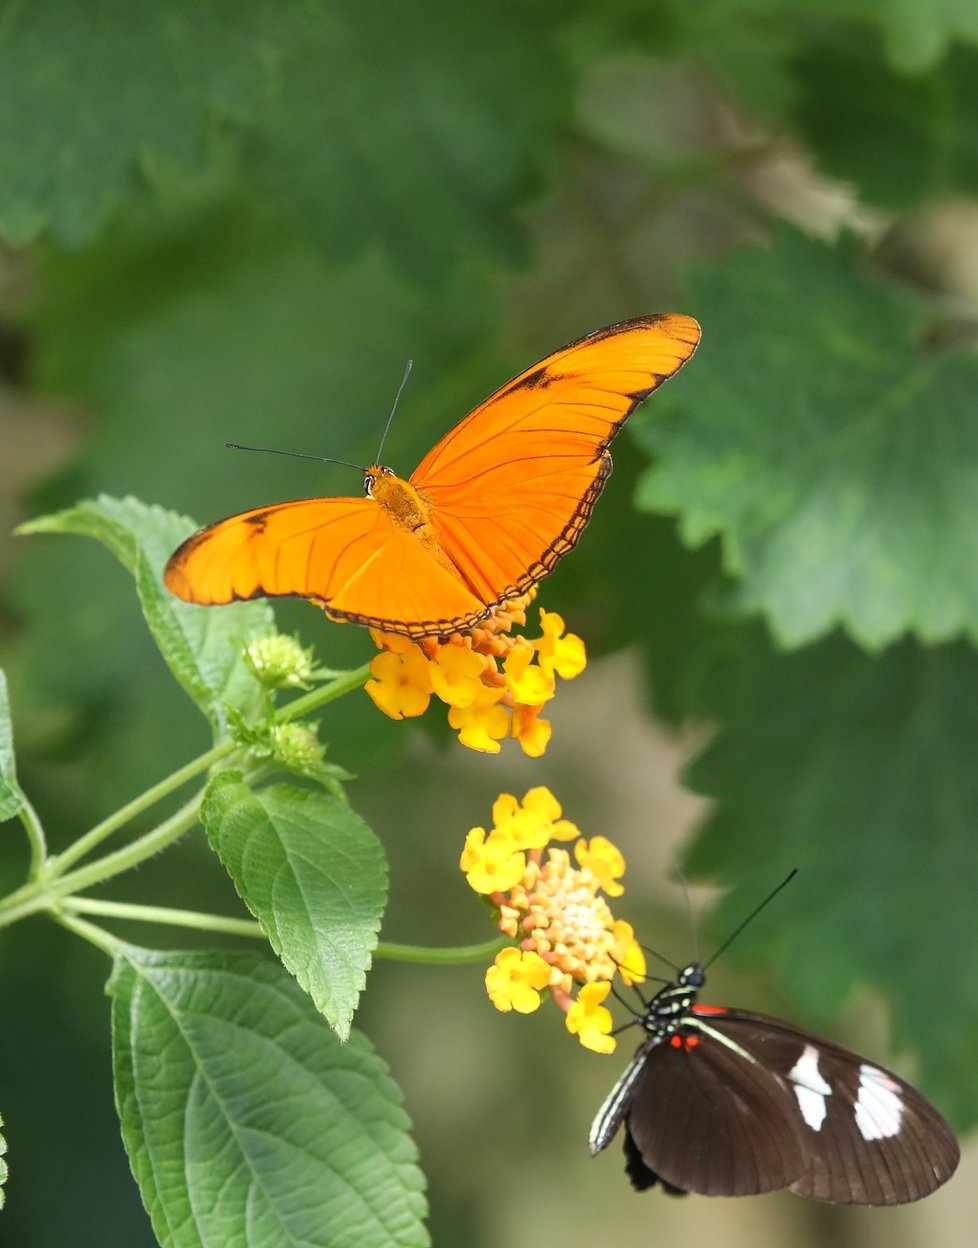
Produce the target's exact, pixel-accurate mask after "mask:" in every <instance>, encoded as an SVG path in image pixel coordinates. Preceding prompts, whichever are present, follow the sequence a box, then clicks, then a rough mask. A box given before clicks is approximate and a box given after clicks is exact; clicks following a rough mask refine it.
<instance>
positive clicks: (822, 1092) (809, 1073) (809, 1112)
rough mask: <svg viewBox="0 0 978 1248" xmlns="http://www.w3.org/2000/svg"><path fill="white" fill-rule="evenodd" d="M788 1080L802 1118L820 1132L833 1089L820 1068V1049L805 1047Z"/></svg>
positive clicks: (789, 1073) (876, 1072) (810, 1046)
mask: <svg viewBox="0 0 978 1248" xmlns="http://www.w3.org/2000/svg"><path fill="white" fill-rule="evenodd" d="M874 1074H879V1071H874ZM788 1078H789V1079H790V1080H791V1082H792V1083H793V1084H794V1087H795V1096H797V1098H798V1108H799V1109H800V1110H801V1116H802V1118H804V1120H805V1122H806V1123H807V1125H808V1126H810V1127H811V1129H812V1130H813V1131H818V1130H820V1129H821V1126H822V1123H823V1122H824V1121H825V1113H826V1101H825V1098H826V1097H827V1096H829V1095H830V1094H831V1092H832V1089H831V1088H830V1087H829V1085H828V1084H827V1083H826V1082H825V1080H824V1079H823V1078H822V1072H821V1071H820V1070H819V1068H818V1049H816V1048H815V1046H814V1045H813V1044H806V1045H805V1048H804V1050H803V1051H802V1055H801V1057H799V1059H798V1061H797V1062H795V1064H794V1066H792V1068H791V1069H790V1070H789V1071H788ZM860 1088H861V1085H860ZM860 1130H862V1128H861V1127H860Z"/></svg>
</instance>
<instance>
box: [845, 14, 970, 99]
mask: <svg viewBox="0 0 978 1248" xmlns="http://www.w3.org/2000/svg"><path fill="white" fill-rule="evenodd" d="M869 7H870V11H873V10H875V9H876V7H877V5H876V3H871V4H870V6H869ZM879 7H880V9H881V16H882V17H883V29H884V31H885V33H886V47H887V54H888V56H889V58H890V60H891V61H892V62H893V65H894V67H895V68H896V69H899V70H903V71H904V72H905V73H908V74H912V73H919V72H921V71H923V70H927V69H931V68H932V67H933V66H934V65H935V64H936V62H937V60H938V59H939V58H940V57H941V56H942V55H943V54H944V53H945V52H946V51H947V50H948V48H949V47H950V45H951V44H952V42H953V41H954V40H955V39H961V40H963V41H968V42H971V43H978V6H976V5H975V4H974V0H882V2H881V3H880V4H879ZM867 89H870V88H869V84H867Z"/></svg>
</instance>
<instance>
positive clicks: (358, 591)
mask: <svg viewBox="0 0 978 1248" xmlns="http://www.w3.org/2000/svg"><path fill="white" fill-rule="evenodd" d="M163 579H164V582H165V584H166V586H167V588H168V589H169V590H171V591H172V592H173V593H174V594H176V595H177V597H179V598H183V599H185V600H186V601H187V602H195V603H198V604H200V605H202V606H214V605H216V604H219V603H227V602H232V601H234V600H235V599H241V598H257V597H262V596H266V595H268V596H273V597H276V596H285V595H289V594H293V595H296V596H299V597H303V598H310V599H312V600H313V601H314V602H318V603H319V605H320V606H322V607H324V608H325V609H326V611H327V613H328V614H329V615H330V616H332V617H333V618H335V619H340V620H345V619H349V620H353V621H354V622H355V623H358V624H365V625H367V626H368V627H371V628H383V629H386V630H388V631H391V632H402V633H403V632H407V634H408V636H419V637H420V636H426V635H428V634H429V633H430V632H432V631H435V632H437V629H438V627H439V626H443V625H445V624H447V622H448V621H449V620H453V619H455V618H459V617H464V618H466V619H470V618H471V619H472V620H473V621H474V620H476V619H480V618H481V617H482V616H483V615H485V612H486V607H485V604H484V603H483V602H480V601H479V600H478V599H477V598H475V597H474V596H473V594H472V593H471V591H470V590H469V589H467V588H466V586H465V585H464V584H463V583H462V582H461V581H460V580H459V579H458V577H457V576H453V575H452V574H451V573H450V572H449V571H447V570H446V569H445V568H444V567H443V566H441V565H440V564H439V563H438V562H437V561H436V560H435V559H433V558H432V557H431V555H430V554H429V553H428V552H427V551H426V550H425V549H424V547H423V546H421V545H420V544H419V543H418V541H417V539H416V538H415V537H414V536H413V535H412V534H411V533H409V532H407V531H405V530H404V529H403V528H398V527H397V526H396V525H394V524H392V523H391V521H390V519H389V518H388V516H387V514H386V513H385V512H384V511H383V509H382V508H380V507H378V505H377V504H376V503H375V502H373V501H372V500H371V499H369V498H306V499H299V500H297V501H296V502H291V503H278V504H275V505H273V506H270V507H256V508H255V509H254V510H253V511H245V512H241V513H240V514H239V515H236V516H231V517H229V519H227V520H221V521H219V522H218V523H217V524H212V525H210V526H209V527H208V528H206V529H201V530H200V532H198V533H195V534H194V535H193V536H192V537H190V538H188V539H187V541H185V542H184V543H183V545H182V546H180V547H179V549H178V550H177V551H176V552H175V553H174V554H173V555H172V557H171V558H170V561H169V563H168V564H167V566H166V571H165V572H164V574H163ZM432 602H434V603H436V604H440V610H439V606H438V605H436V608H435V613H434V614H433V613H432V607H431V603H432ZM421 622H424V624H423V625H422V624H421ZM409 628H410V629H411V630H412V631H410V632H408V629H409ZM422 629H423V631H422Z"/></svg>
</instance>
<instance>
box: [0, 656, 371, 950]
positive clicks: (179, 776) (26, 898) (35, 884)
mask: <svg viewBox="0 0 978 1248" xmlns="http://www.w3.org/2000/svg"><path fill="white" fill-rule="evenodd" d="M369 675H370V665H369V664H366V663H365V664H363V666H362V667H358V668H356V669H354V670H353V671H351V672H345V673H343V674H342V675H341V676H340V677H339V678H338V679H337V680H335V681H334V682H333V683H332V684H330V685H327V686H325V687H323V688H321V689H314V690H313V691H312V692H311V693H308V694H306V695H305V696H304V697H301V698H296V699H295V701H294V702H290V703H289V705H288V706H286V707H283V708H282V710H280V711H279V712H278V713H277V714H276V716H275V719H276V721H277V722H279V723H284V722H287V721H289V720H292V719H295V718H297V717H298V716H299V715H304V714H307V713H308V712H309V711H311V710H315V709H316V708H318V707H320V706H325V705H327V704H328V703H329V702H332V701H334V700H335V699H336V698H339V697H342V696H343V695H344V694H346V693H350V692H352V691H353V690H354V689H357V688H359V687H360V686H361V685H362V684H363V683H364V681H365V680H366V679H367V678H368V677H369ZM239 748H240V747H239V746H238V744H237V742H235V741H232V740H228V741H222V742H221V743H220V744H219V745H215V746H214V747H213V749H210V750H208V751H207V752H206V753H204V754H201V755H199V756H198V757H197V758H195V759H194V760H193V761H192V762H189V763H187V764H186V766H184V767H181V768H179V769H178V770H177V771H174V772H172V773H171V774H170V775H169V776H167V777H166V778H165V779H163V780H161V781H160V782H159V784H156V785H154V786H153V787H152V788H150V789H147V790H146V792H145V793H142V794H140V796H139V797H136V798H134V799H133V800H132V801H131V802H128V803H127V804H126V805H125V806H123V807H121V808H120V809H119V810H117V811H116V812H115V813H114V814H112V815H109V817H108V818H107V819H103V820H102V822H101V823H99V824H96V826H95V827H94V828H91V829H90V830H89V831H88V832H86V833H85V834H84V835H83V836H81V837H79V839H78V840H77V841H75V842H74V844H72V845H69V847H68V848H67V849H66V850H65V851H64V853H62V854H59V855H56V856H55V857H53V858H48V859H47V860H46V861H45V860H44V848H45V843H44V834H43V830H42V828H41V824H40V821H39V820H38V818H37V815H36V814H35V813H34V811H33V809H32V808H31V807H30V804H29V803H28V802H26V799H25V805H24V807H23V808H22V809H23V811H24V812H26V813H22V815H21V817H22V819H23V820H24V824H25V827H26V828H27V832H28V836H29V837H30V840H31V861H32V878H31V879H30V880H28V882H27V883H26V884H23V885H21V887H20V888H18V889H16V890H15V891H14V892H12V893H10V894H9V895H8V896H7V897H5V898H3V899H2V900H0V927H4V926H8V925H9V924H11V923H14V922H16V921H17V920H18V919H22V918H26V917H27V916H28V915H30V914H36V913H38V912H39V911H42V910H52V909H56V907H57V905H58V904H59V902H60V899H61V898H64V897H66V896H68V895H69V894H72V893H76V892H80V891H82V890H83V889H86V888H91V887H92V886H93V885H95V884H101V883H102V882H103V881H104V880H108V879H111V878H112V876H115V875H120V874H121V873H122V872H123V871H128V870H129V869H130V868H132V867H135V866H138V865H139V863H141V862H142V861H144V859H146V858H149V857H151V856H152V855H153V854H157V853H159V852H160V850H162V849H165V848H166V847H167V846H168V845H170V844H172V843H173V842H174V841H175V840H177V839H178V838H179V837H181V836H182V835H183V834H184V832H186V831H187V829H188V828H191V827H192V826H193V825H194V823H196V821H197V817H198V815H199V812H200V804H201V800H202V798H203V791H202V790H201V791H200V792H198V793H196V794H195V795H194V796H193V797H192V798H191V799H190V800H189V801H188V802H186V803H185V804H184V805H183V806H182V807H181V808H180V809H179V810H178V811H177V812H176V813H175V814H173V815H171V816H170V818H169V819H165V820H164V821H163V822H162V823H161V824H159V825H158V826H157V827H156V828H154V829H153V830H152V831H150V832H147V833H146V834H145V835H144V836H141V837H139V838H137V839H136V840H135V841H133V842H132V843H131V844H130V845H127V846H125V847H123V848H122V849H120V850H117V851H116V852H115V853H112V854H106V855H105V857H103V858H99V859H97V860H96V861H95V862H91V863H89V864H88V865H87V866H85V867H80V868H79V869H78V870H77V871H68V867H70V866H72V865H73V864H74V863H75V862H77V861H78V860H79V859H80V858H82V857H84V856H85V855H86V854H88V853H90V852H91V851H92V850H93V849H95V848H96V846H98V845H99V844H101V842H102V841H104V840H105V839H106V838H107V837H109V836H111V835H112V833H113V832H115V831H116V830H117V829H119V828H121V827H123V826H124V825H125V824H126V823H128V822H129V821H130V820H132V819H134V818H135V817H136V816H137V815H140V814H142V813H143V811H145V810H147V809H149V807H150V806H152V805H154V804H155V803H156V802H159V801H161V800H162V799H163V798H165V797H168V796H169V795H170V794H171V793H173V792H174V791H175V790H176V789H179V788H180V787H181V786H182V785H184V784H186V783H187V782H188V781H189V780H192V779H194V778H195V777H196V776H199V775H200V774H201V773H202V772H205V771H207V770H208V769H209V768H211V767H212V766H213V765H214V764H215V763H217V762H220V761H222V760H223V759H226V758H228V757H229V756H230V755H232V754H233V753H234V752H235V751H236V750H237V749H239ZM251 779H252V780H253V779H254V777H251ZM167 913H168V914H170V915H171V916H172V914H174V913H181V912H179V911H176V912H174V911H168V912H167ZM182 913H186V912H182ZM59 917H60V920H61V921H62V922H66V923H67V916H65V915H60V916H59ZM130 917H131V916H130ZM204 917H206V916H204ZM211 917H214V916H211ZM165 921H167V922H172V921H174V920H173V919H172V917H171V918H169V919H167V920H165ZM229 921H231V920H229ZM72 922H75V923H82V922H83V921H82V920H81V919H78V920H72ZM242 922H244V921H242ZM86 927H92V925H91V924H88V925H86ZM98 930H100V929H96V928H93V931H98ZM226 930H230V929H226ZM237 934H239V935H245V934H247V935H252V934H254V933H253V929H252V928H250V927H249V929H248V931H247V932H245V931H243V930H238V932H237ZM87 938H88V937H87ZM96 943H97V942H96ZM394 956H396V955H394Z"/></svg>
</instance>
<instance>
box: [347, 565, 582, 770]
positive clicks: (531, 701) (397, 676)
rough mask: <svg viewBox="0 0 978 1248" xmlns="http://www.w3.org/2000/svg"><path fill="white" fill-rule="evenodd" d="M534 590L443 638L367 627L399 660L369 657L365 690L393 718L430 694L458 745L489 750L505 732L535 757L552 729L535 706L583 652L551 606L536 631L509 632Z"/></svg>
mask: <svg viewBox="0 0 978 1248" xmlns="http://www.w3.org/2000/svg"><path fill="white" fill-rule="evenodd" d="M535 595H536V589H535V588H534V589H531V590H530V591H529V592H528V593H527V594H524V595H523V596H522V597H521V598H514V599H512V600H510V601H509V602H507V603H504V604H503V605H502V606H500V607H497V608H496V610H495V611H493V612H492V613H491V614H490V615H489V616H487V617H486V619H484V620H482V621H480V623H479V625H478V626H477V627H476V628H473V629H471V630H470V631H469V632H466V633H457V634H454V635H453V636H451V637H449V638H444V639H441V638H436V637H426V638H424V639H423V640H422V641H418V642H414V641H411V640H410V639H409V638H407V637H402V636H400V635H398V634H391V633H381V632H377V631H376V630H374V629H371V630H370V635H371V637H372V638H373V639H374V642H375V643H376V645H377V646H378V647H379V648H380V649H381V650H382V652H383V653H384V654H386V655H388V656H389V655H396V656H398V659H399V662H394V661H393V660H392V659H391V658H389V657H388V658H387V659H385V660H384V661H383V662H381V661H380V660H381V656H378V657H377V658H375V659H374V661H373V662H372V663H371V665H370V670H371V675H372V677H373V679H371V680H369V681H368V682H367V684H366V689H367V692H368V693H369V694H370V696H371V698H373V700H374V702H375V703H376V705H377V706H378V707H379V708H380V710H382V711H383V712H384V714H385V715H390V716H391V717H392V718H393V719H405V718H410V717H413V716H417V715H421V714H423V712H424V711H425V710H426V709H427V707H428V704H429V701H430V699H431V695H432V694H434V695H435V696H436V697H437V698H438V699H439V700H440V701H442V702H444V703H445V704H446V705H447V706H448V707H449V712H448V722H449V723H450V724H451V726H452V727H453V728H454V729H455V730H456V731H457V732H458V734H459V741H460V742H461V743H462V745H465V746H468V747H469V748H470V749H473V750H481V751H482V752H483V753H487V754H496V753H498V752H499V749H500V742H501V741H502V740H503V739H504V738H505V737H507V736H508V737H512V738H513V739H514V740H515V741H518V742H519V745H520V749H521V750H522V751H523V753H524V754H526V755H528V756H529V757H530V758H539V757H540V756H541V755H542V754H543V753H544V752H545V751H546V748H547V746H548V744H549V743H550V737H551V732H552V729H551V725H550V722H549V720H546V719H541V718H540V711H541V710H542V708H543V706H544V705H545V704H546V703H548V702H549V701H551V699H552V698H553V697H554V694H555V689H556V678H557V676H560V677H562V678H563V679H565V680H566V679H570V678H571V677H573V676H577V675H579V673H580V672H582V671H583V670H584V666H585V663H586V657H585V653H584V643H583V642H582V641H581V639H580V638H579V637H574V636H572V635H567V636H565V635H564V621H563V620H562V619H561V618H560V616H559V615H555V614H553V613H552V612H547V611H541V612H540V622H541V627H542V629H543V634H542V636H540V637H537V638H527V637H522V636H519V635H515V634H513V632H512V630H513V628H514V626H516V625H523V624H525V623H526V608H527V605H528V604H529V603H530V602H531V601H532V600H533V598H534V597H535Z"/></svg>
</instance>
